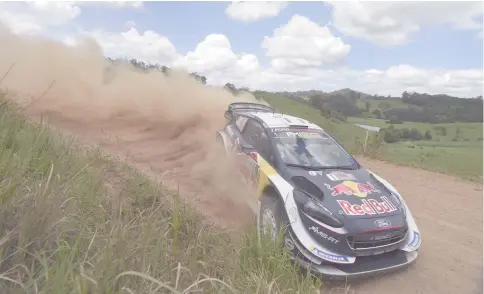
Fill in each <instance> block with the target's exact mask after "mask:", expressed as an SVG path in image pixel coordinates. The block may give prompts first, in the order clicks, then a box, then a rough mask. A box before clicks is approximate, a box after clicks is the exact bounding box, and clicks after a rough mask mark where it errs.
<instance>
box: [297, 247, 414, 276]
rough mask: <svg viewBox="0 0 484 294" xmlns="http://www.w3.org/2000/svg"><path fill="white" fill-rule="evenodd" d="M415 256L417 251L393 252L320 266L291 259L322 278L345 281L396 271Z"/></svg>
mask: <svg viewBox="0 0 484 294" xmlns="http://www.w3.org/2000/svg"><path fill="white" fill-rule="evenodd" d="M417 256H418V252H417V251H413V252H405V251H402V250H395V251H392V252H388V253H384V254H380V255H373V256H364V257H357V258H356V260H355V263H352V264H336V263H324V264H321V265H318V264H315V263H313V262H311V261H308V260H306V259H305V258H299V257H293V259H294V261H295V262H296V263H298V264H299V265H300V266H302V267H304V268H306V269H308V270H310V271H311V272H313V273H314V274H320V275H322V276H323V278H328V279H335V280H345V279H357V278H364V277H369V276H375V275H379V274H384V273H389V272H393V271H397V270H399V269H403V268H405V267H406V266H408V265H410V264H411V263H413V262H414V261H415V260H416V259H417Z"/></svg>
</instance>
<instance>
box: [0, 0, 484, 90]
mask: <svg viewBox="0 0 484 294" xmlns="http://www.w3.org/2000/svg"><path fill="white" fill-rule="evenodd" d="M280 3H282V2H280ZM280 3H279V4H277V3H275V4H274V3H272V4H270V3H269V4H267V3H266V4H264V3H262V2H259V3H248V5H249V4H251V5H252V6H250V7H249V8H247V7H245V8H244V7H242V6H239V7H237V8H236V9H235V10H234V11H235V12H236V13H235V14H230V13H229V12H228V10H227V9H228V7H229V6H230V5H233V4H232V3H231V2H143V3H142V7H138V8H136V7H132V6H129V5H128V6H125V7H120V6H117V5H115V4H111V5H108V4H107V3H105V4H95V3H79V2H72V3H71V4H69V5H70V6H68V7H67V6H66V7H65V6H62V7H60V6H59V5H57V6H56V7H54V6H55V5H54V4H52V5H50V6H49V5H47V4H46V5H44V6H42V7H40V5H39V6H35V7H34V6H32V5H30V7H29V9H24V8H22V7H20V6H18V7H15V4H8V3H3V4H2V5H3V7H4V8H5V12H4V13H3V14H2V13H1V12H0V21H3V22H4V23H6V24H7V26H8V27H10V28H12V30H13V31H15V28H16V27H17V28H23V27H29V26H27V25H25V23H21V21H23V22H27V21H34V20H35V22H36V23H37V24H44V27H43V28H42V32H41V33H39V34H41V35H43V36H53V37H55V38H57V39H60V40H62V39H64V40H67V39H71V38H77V37H79V36H80V35H82V34H87V35H91V36H94V37H95V38H96V40H97V41H98V42H99V43H100V45H101V47H102V48H103V49H104V50H105V53H106V55H117V56H119V55H125V57H129V58H138V59H146V60H156V61H157V62H160V63H167V65H169V66H176V65H181V66H184V67H186V68H187V69H188V70H196V71H197V72H202V73H203V74H205V75H206V76H207V77H208V79H209V81H213V82H214V83H215V84H217V83H218V84H223V83H224V82H226V81H229V80H230V79H232V80H230V81H231V82H234V83H236V84H241V85H242V84H243V85H248V86H252V87H256V88H267V89H272V90H277V89H280V90H284V89H286V90H298V89H301V90H303V89H308V88H317V87H318V84H321V83H320V81H321V80H324V81H325V84H326V85H327V86H326V88H327V89H323V90H332V89H333V88H334V89H336V88H338V87H357V88H358V87H359V89H362V90H367V91H377V90H378V91H382V93H381V94H385V93H390V91H395V92H399V91H401V90H407V88H408V85H414V84H415V82H416V81H419V80H422V79H423V80H422V81H421V85H419V86H418V87H415V88H412V87H413V86H412V87H410V88H408V89H409V90H417V91H428V92H448V91H451V93H453V92H455V95H461V96H462V95H464V96H468V95H471V96H472V95H476V94H479V93H482V81H479V80H482V67H483V39H482V10H483V7H482V3H481V4H480V3H479V2H427V3H416V4H408V2H400V3H397V2H366V3H360V4H356V3H351V2H346V3H340V2H336V3H335V2H327V3H323V2H289V3H286V4H285V5H282V4H280ZM66 5H67V4H66ZM271 5H272V8H271V7H270V6H271ZM274 5H276V6H277V5H279V7H275V6H274ZM241 7H242V8H241ZM0 8H2V6H0ZM74 8H75V9H78V12H79V13H77V10H74ZM271 9H272V11H273V12H272V13H269V12H268V11H270V10H271ZM74 12H76V13H74ZM28 13H31V16H32V18H29V17H27V16H28V15H27V14H28ZM55 13H58V14H59V15H61V14H64V15H65V17H64V18H62V17H59V21H57V22H53V21H51V22H49V21H47V19H43V17H46V16H48V17H49V18H52V17H53V16H54V15H55ZM26 15H27V16H26ZM251 15H252V19H248V18H247V17H249V16H251ZM296 15H298V16H301V18H299V19H297V20H296V19H295V18H294V16H296ZM20 16H22V17H20ZM244 17H246V19H245V20H244ZM55 18H56V17H54V19H55ZM19 20H21V21H19ZM24 20H25V21H24ZM127 22H134V23H135V25H131V26H132V27H133V29H132V32H131V33H132V34H131V35H132V36H131V37H127V36H124V35H123V32H124V33H126V32H127V31H128V30H129V27H127V25H126V24H127ZM283 27H286V28H285V29H282V28H283ZM278 28H279V30H280V33H279V35H277V36H276V35H275V31H276V30H277V29H278ZM325 30H328V31H325ZM17 31H19V33H26V32H25V30H24V31H20V30H19V29H18V30H17ZM146 31H153V32H154V33H155V35H156V36H154V37H153V36H152V37H149V38H148V37H147V36H144V35H143V34H144V33H145V32H146ZM313 32H314V36H311V34H312V33H313ZM328 32H329V33H328ZM133 36H134V37H133ZM208 36H211V37H208ZM133 38H135V39H137V41H134V39H133ZM264 38H268V40H267V43H266V45H265V46H263V40H264ZM143 42H146V44H144V43H143ZM153 43H156V44H158V45H156V46H155V45H153ZM162 43H163V44H162ZM150 44H151V45H150ZM197 45H203V48H205V49H203V50H202V49H200V50H198V51H197V50H195V48H196V47H197ZM150 46H153V47H152V49H150V50H144V48H145V47H150ZM211 46H212V47H211ZM163 50H166V51H167V52H168V51H170V52H169V53H166V52H162V51H163ZM284 50H286V51H284ZM212 51H213V54H218V56H210V52H212ZM189 52H191V55H190V57H188V55H187V54H188V53H189ZM299 52H300V53H301V54H300V56H299V55H298V53H299ZM165 53H166V54H165ZM244 54H248V55H246V56H245V55H244ZM158 55H159V56H160V57H159V56H158ZM161 56H163V58H162V57H161ZM244 56H245V57H244ZM224 60H228V61H227V62H224ZM333 61H334V62H333ZM222 67H223V68H222ZM230 67H231V68H230ZM215 69H216V70H215ZM233 72H240V74H239V75H231V74H230V73H233ZM242 73H243V74H242ZM249 73H250V74H249ZM252 73H253V74H254V75H256V76H257V77H256V78H253V79H247V78H245V79H244V76H253V75H252ZM288 73H289V76H288ZM287 79H291V80H290V81H288V80H287ZM463 79H464V81H463ZM345 81H346V84H345ZM372 83H373V85H369V84H372ZM382 83H383V84H385V87H382V86H381V84H382ZM455 83H461V84H462V87H460V88H459V87H458V88H459V89H457V90H456V87H455V85H454V84H455ZM447 84H452V85H450V86H447ZM395 87H396V88H397V89H395V90H393V89H394V88H395ZM383 88H385V89H383ZM378 91H377V92H378ZM385 91H386V92H385ZM452 91H453V92H452ZM400 93H401V92H400Z"/></svg>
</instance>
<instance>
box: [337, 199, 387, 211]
mask: <svg viewBox="0 0 484 294" xmlns="http://www.w3.org/2000/svg"><path fill="white" fill-rule="evenodd" d="M380 198H381V199H382V201H381V202H379V201H377V200H376V199H368V200H366V199H363V200H361V202H362V203H361V204H351V203H350V202H348V201H346V200H336V201H337V202H338V204H339V206H340V207H341V208H342V209H343V210H342V211H340V213H344V214H346V215H380V214H386V213H390V212H394V211H396V210H397V208H396V207H395V206H394V205H393V203H391V202H390V200H388V198H387V197H386V196H382V197H380Z"/></svg>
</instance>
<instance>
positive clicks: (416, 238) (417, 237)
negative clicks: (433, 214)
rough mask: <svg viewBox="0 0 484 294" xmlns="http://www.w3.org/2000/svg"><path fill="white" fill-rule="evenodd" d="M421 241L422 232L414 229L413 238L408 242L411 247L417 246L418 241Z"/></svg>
mask: <svg viewBox="0 0 484 294" xmlns="http://www.w3.org/2000/svg"><path fill="white" fill-rule="evenodd" d="M419 242H420V234H419V233H417V232H415V231H413V239H412V241H410V243H408V246H409V247H412V248H416V247H417V245H418V243H419Z"/></svg>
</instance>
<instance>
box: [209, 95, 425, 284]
mask: <svg viewBox="0 0 484 294" xmlns="http://www.w3.org/2000/svg"><path fill="white" fill-rule="evenodd" d="M225 118H226V119H227V124H226V125H225V127H224V128H223V129H221V130H218V131H217V133H216V139H217V141H218V142H220V143H221V144H223V146H224V148H225V151H226V152H227V154H232V155H234V156H235V158H236V162H237V163H238V168H239V172H240V174H241V175H242V179H243V180H244V182H245V183H247V184H248V185H250V186H251V187H253V188H255V189H256V191H257V193H258V199H259V201H258V207H257V209H256V211H257V222H258V229H259V231H260V232H265V233H268V234H269V235H270V236H272V238H274V239H275V237H276V233H277V232H276V231H278V230H279V229H280V228H281V227H284V228H285V230H284V244H285V248H286V249H287V250H289V252H290V254H291V257H292V258H293V260H294V261H295V262H297V263H298V264H300V265H301V266H303V267H306V268H308V269H310V270H311V271H313V272H315V273H319V274H322V275H323V276H326V277H329V278H336V279H338V278H340V279H347V278H353V277H363V276H369V275H375V274H378V273H383V272H388V271H391V270H395V269H398V268H402V267H405V266H407V265H409V264H411V263H412V262H413V261H415V260H416V258H417V255H418V248H419V246H420V244H421V237H420V233H419V230H418V228H417V225H416V224H415V220H414V219H413V217H412V214H411V212H410V210H409V208H408V207H407V205H406V204H405V201H404V200H403V197H402V195H400V193H399V192H398V191H397V190H396V189H395V188H394V187H393V186H392V185H391V184H390V183H388V182H387V181H386V180H384V179H383V178H381V177H380V176H378V175H376V174H375V173H373V172H371V171H369V170H368V169H366V168H364V167H362V166H361V165H360V164H359V163H358V162H357V161H356V159H355V158H353V157H352V156H351V155H350V154H349V153H348V152H347V151H346V150H345V149H344V148H343V146H342V145H341V144H339V143H338V141H337V140H335V139H334V138H333V137H332V136H331V135H330V134H328V133H327V132H326V131H324V130H323V129H322V128H321V127H319V126H317V125H316V124H314V123H311V122H309V121H307V120H304V119H301V118H298V117H294V116H290V115H286V114H281V113H277V112H276V111H275V110H274V109H273V108H271V107H269V106H266V105H263V104H257V103H245V102H237V103H232V104H230V105H229V107H228V110H227V111H226V112H225ZM271 228H272V229H271Z"/></svg>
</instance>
